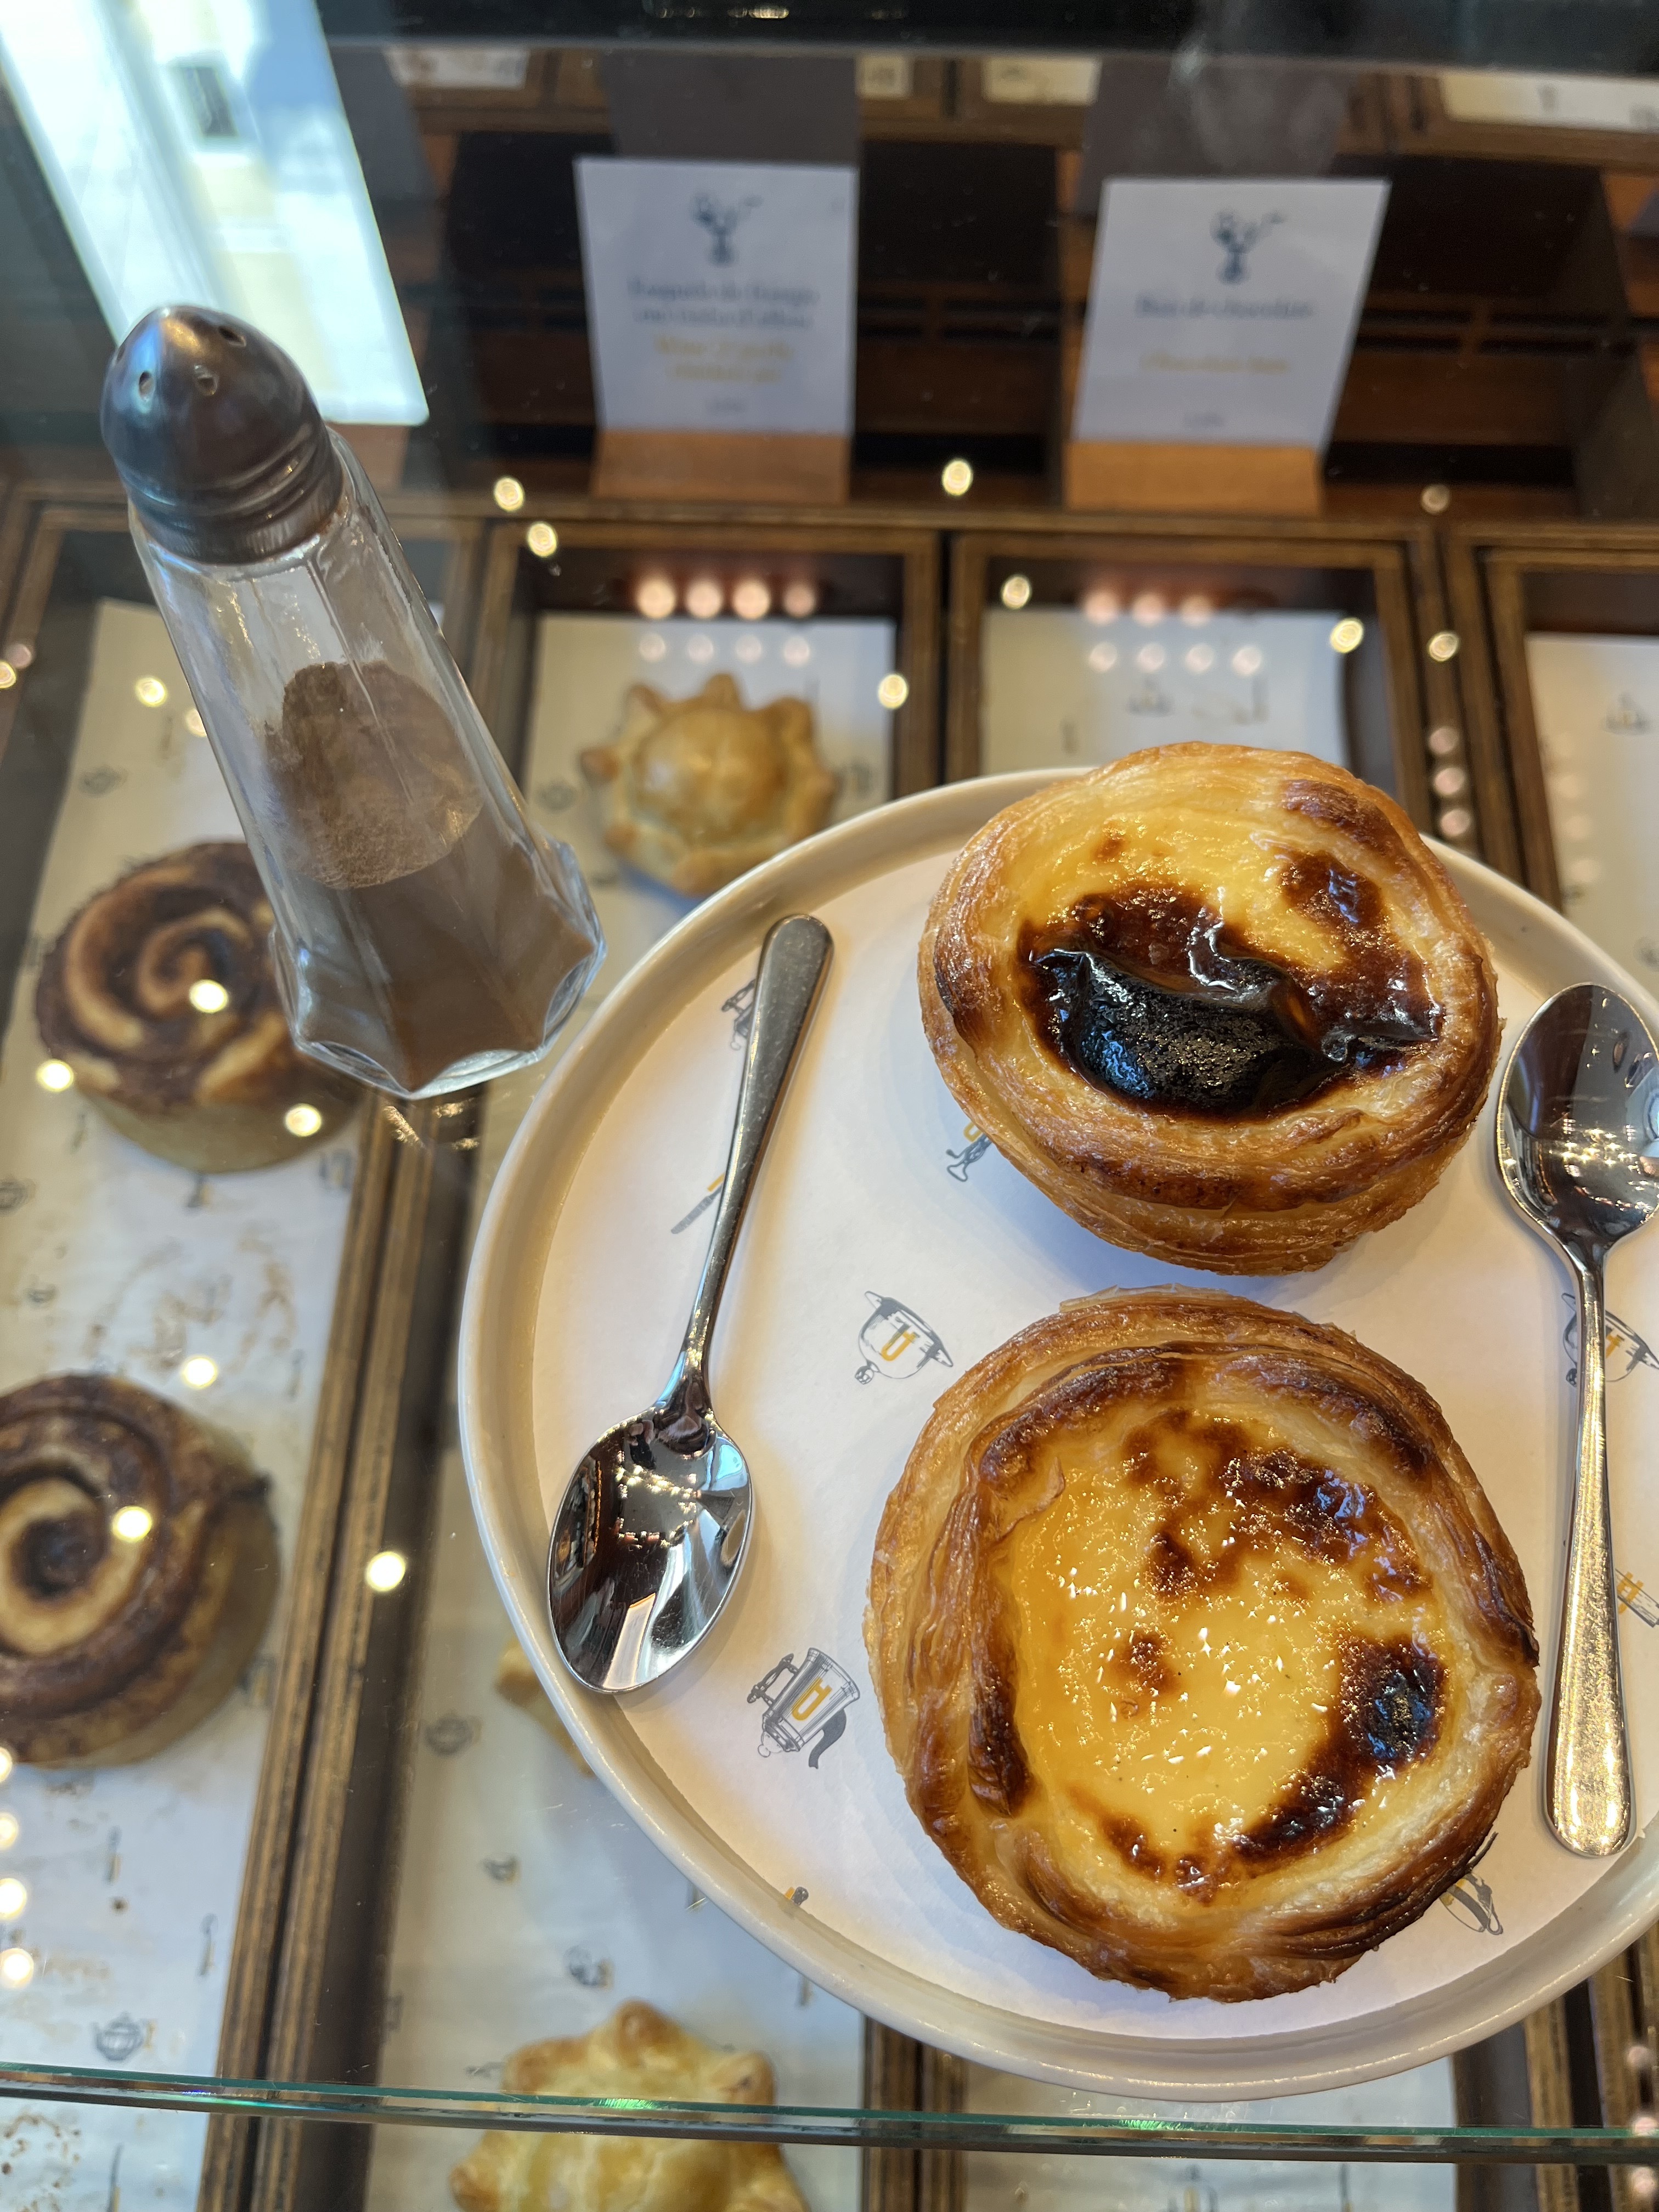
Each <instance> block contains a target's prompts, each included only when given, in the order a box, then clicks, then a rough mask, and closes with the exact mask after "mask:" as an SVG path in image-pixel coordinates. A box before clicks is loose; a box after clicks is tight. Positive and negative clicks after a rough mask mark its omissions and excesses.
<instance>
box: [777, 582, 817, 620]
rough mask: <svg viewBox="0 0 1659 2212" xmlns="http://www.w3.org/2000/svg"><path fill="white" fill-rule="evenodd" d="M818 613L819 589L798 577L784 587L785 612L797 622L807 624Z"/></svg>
mask: <svg viewBox="0 0 1659 2212" xmlns="http://www.w3.org/2000/svg"><path fill="white" fill-rule="evenodd" d="M783 611H784V612H785V614H787V615H788V616H790V617H792V618H793V620H794V621H796V622H805V621H806V620H807V618H808V617H810V616H811V615H815V614H816V613H817V611H818V587H817V585H816V584H809V583H808V582H807V581H806V580H805V577H803V576H798V577H797V578H796V579H795V580H794V582H793V583H792V584H786V585H785V586H784V587H783Z"/></svg>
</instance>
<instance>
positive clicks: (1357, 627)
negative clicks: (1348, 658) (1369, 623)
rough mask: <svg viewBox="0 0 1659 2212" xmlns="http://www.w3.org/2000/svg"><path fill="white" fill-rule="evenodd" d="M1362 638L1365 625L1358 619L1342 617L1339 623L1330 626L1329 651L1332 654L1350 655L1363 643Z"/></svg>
mask: <svg viewBox="0 0 1659 2212" xmlns="http://www.w3.org/2000/svg"><path fill="white" fill-rule="evenodd" d="M1364 636H1365V625H1364V623H1363V622H1361V621H1360V619H1359V617H1358V616H1357V615H1344V616H1343V617H1342V619H1341V621H1340V623H1332V625H1331V650H1332V652H1333V653H1352V651H1353V650H1354V648H1355V647H1357V646H1358V645H1360V644H1362V643H1363V642H1364Z"/></svg>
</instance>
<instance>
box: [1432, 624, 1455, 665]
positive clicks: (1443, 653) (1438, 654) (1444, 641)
mask: <svg viewBox="0 0 1659 2212" xmlns="http://www.w3.org/2000/svg"><path fill="white" fill-rule="evenodd" d="M1459 642H1460V641H1459V639H1458V635H1457V632H1456V631H1455V629H1437V630H1436V632H1435V634H1434V635H1433V636H1432V637H1431V639H1430V640H1429V659H1431V660H1455V659H1456V658H1457V647H1458V644H1459Z"/></svg>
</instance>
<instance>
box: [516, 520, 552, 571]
mask: <svg viewBox="0 0 1659 2212" xmlns="http://www.w3.org/2000/svg"><path fill="white" fill-rule="evenodd" d="M524 542H525V544H526V545H527V546H528V547H529V548H530V550H531V551H532V553H533V554H534V555H535V556H536V558H537V559H538V561H546V560H549V559H550V558H551V556H553V555H554V554H555V553H556V552H557V551H558V550H559V533H558V532H557V531H556V530H555V528H554V527H553V526H552V524H551V523H550V522H532V524H531V526H530V527H529V529H528V530H526V532H525V534H524Z"/></svg>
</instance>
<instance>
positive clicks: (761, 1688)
mask: <svg viewBox="0 0 1659 2212" xmlns="http://www.w3.org/2000/svg"><path fill="white" fill-rule="evenodd" d="M858 1694H859V1686H858V1684H857V1683H856V1682H855V1681H854V1680H853V1678H852V1676H851V1675H850V1674H848V1671H847V1669H846V1668H844V1667H842V1666H841V1665H839V1664H838V1663H837V1662H836V1661H835V1660H834V1659H832V1658H831V1657H830V1656H829V1653H828V1652H827V1651H820V1650H818V1649H817V1645H816V1644H814V1645H812V1646H811V1648H809V1650H808V1651H807V1654H806V1656H805V1659H803V1660H802V1661H801V1662H800V1664H799V1667H798V1666H796V1664H795V1655H794V1653H793V1651H791V1652H789V1653H787V1655H786V1656H785V1657H783V1658H781V1659H780V1660H779V1662H778V1663H777V1665H776V1666H775V1667H769V1668H767V1670H766V1672H765V1674H763V1675H762V1676H761V1678H760V1680H759V1681H758V1682H757V1683H756V1685H755V1686H754V1688H753V1689H752V1690H750V1692H749V1699H748V1702H749V1703H750V1705H754V1704H755V1703H756V1702H757V1699H762V1698H763V1699H765V1700H766V1711H764V1712H763V1714H762V1715H761V1736H760V1755H761V1757H762V1758H763V1759H769V1758H770V1757H771V1755H772V1753H774V1752H775V1751H805V1749H806V1746H807V1745H808V1744H809V1743H810V1744H811V1746H812V1748H811V1752H810V1753H807V1759H806V1764H807V1765H809V1766H816V1765H817V1763H818V1761H819V1759H822V1758H823V1754H824V1753H825V1752H826V1751H828V1750H829V1747H830V1745H831V1744H832V1743H839V1742H840V1741H841V1739H842V1736H843V1735H846V1733H847V1708H848V1705H856V1704H857V1702H858Z"/></svg>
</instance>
